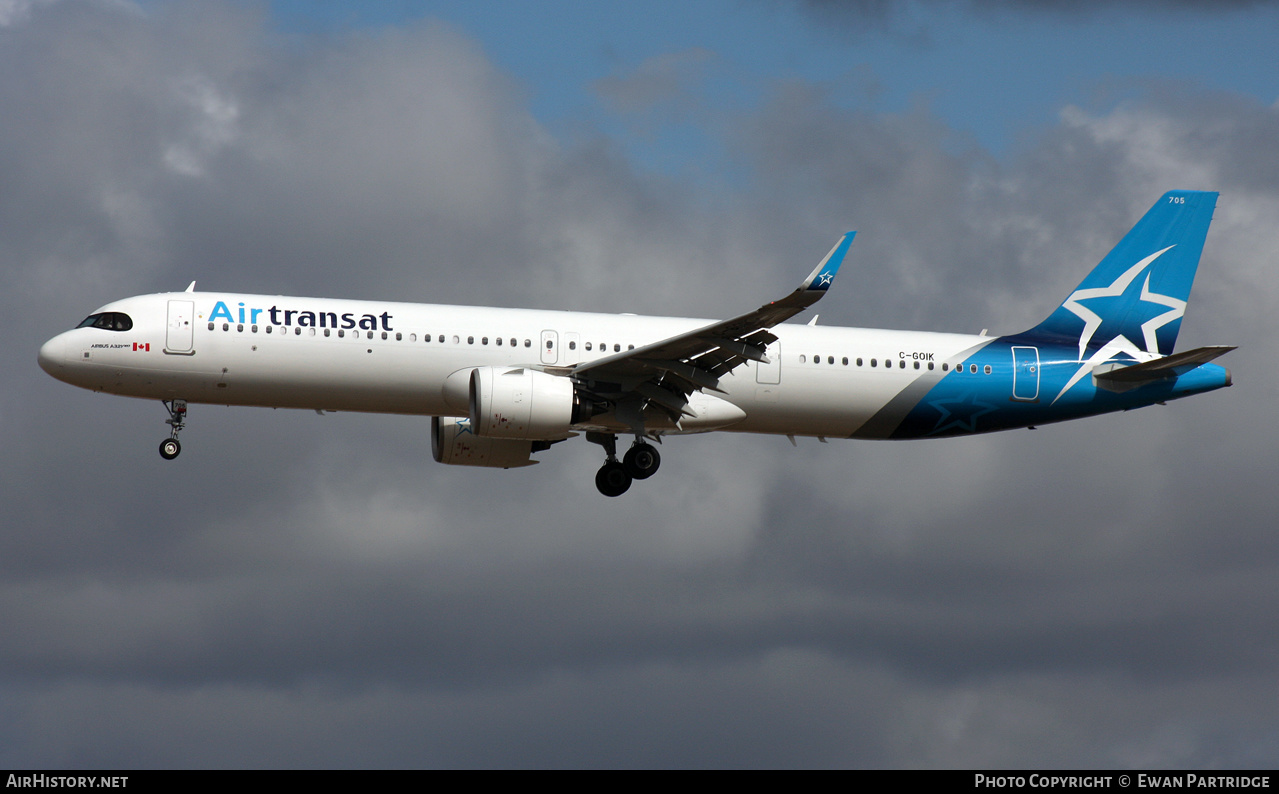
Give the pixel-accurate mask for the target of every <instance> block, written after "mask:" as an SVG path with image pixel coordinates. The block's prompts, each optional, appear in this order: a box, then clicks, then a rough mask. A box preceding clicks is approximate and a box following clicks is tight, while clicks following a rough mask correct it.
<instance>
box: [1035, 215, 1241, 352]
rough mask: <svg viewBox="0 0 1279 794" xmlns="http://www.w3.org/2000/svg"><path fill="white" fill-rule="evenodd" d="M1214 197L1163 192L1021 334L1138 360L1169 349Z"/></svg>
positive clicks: (1197, 262) (1183, 305)
mask: <svg viewBox="0 0 1279 794" xmlns="http://www.w3.org/2000/svg"><path fill="white" fill-rule="evenodd" d="M1216 206H1217V194H1216V193H1214V192H1206V191H1197V190H1174V191H1171V192H1169V193H1165V194H1164V195H1163V197H1162V198H1160V199H1159V201H1157V202H1155V206H1153V207H1151V208H1150V211H1149V212H1147V213H1146V214H1145V216H1144V217H1143V218H1142V219H1141V220H1140V221H1138V222H1137V225H1136V226H1134V227H1132V230H1131V231H1129V232H1128V234H1126V235H1124V238H1123V239H1122V240H1120V241H1119V244H1118V245H1116V246H1115V247H1114V249H1113V250H1112V251H1111V252H1110V253H1109V254H1107V255H1106V258H1105V259H1103V260H1101V263H1100V264H1099V265H1097V267H1096V268H1094V269H1093V271H1092V272H1091V273H1089V274H1088V277H1087V278H1085V279H1084V280H1083V282H1081V283H1080V285H1079V286H1078V287H1077V288H1076V289H1075V291H1074V292H1072V293H1070V296H1069V297H1067V298H1066V300H1065V301H1064V302H1063V303H1062V304H1061V306H1059V307H1058V308H1057V310H1056V311H1054V312H1053V313H1052V314H1051V315H1050V316H1049V317H1048V319H1047V320H1044V321H1043V322H1042V323H1040V324H1039V325H1037V326H1035V327H1034V328H1032V329H1031V330H1030V331H1027V332H1026V333H1025V334H1022V335H1020V336H1023V337H1029V338H1032V339H1036V338H1037V339H1041V340H1043V341H1045V342H1055V343H1057V344H1067V345H1072V344H1076V343H1077V344H1078V347H1079V360H1080V361H1083V360H1085V359H1088V358H1090V357H1091V355H1090V354H1089V351H1097V350H1099V349H1102V348H1105V349H1107V350H1108V352H1110V353H1112V354H1113V353H1127V354H1128V355H1130V356H1132V357H1133V358H1134V359H1137V360H1147V359H1150V358H1152V357H1154V356H1166V355H1169V354H1170V353H1172V351H1173V347H1174V345H1176V343H1177V332H1178V331H1180V330H1181V318H1182V315H1183V314H1185V311H1186V302H1187V301H1189V300H1190V288H1191V285H1193V284H1194V280H1195V271H1196V270H1197V269H1198V267H1199V255H1200V254H1201V253H1202V252H1203V247H1204V239H1205V238H1206V237H1207V236H1208V224H1209V223H1211V221H1212V213H1213V210H1214V208H1215V207H1216Z"/></svg>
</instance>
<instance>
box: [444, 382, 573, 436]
mask: <svg viewBox="0 0 1279 794" xmlns="http://www.w3.org/2000/svg"><path fill="white" fill-rule="evenodd" d="M469 386H470V388H469V398H470V400H469V406H468V407H469V409H470V414H471V427H472V429H473V430H474V432H475V435H477V436H480V437H482V438H494V439H497V438H504V439H506V438H509V439H516V438H518V439H529V440H542V441H553V440H559V439H564V438H568V437H569V434H570V429H569V428H570V427H571V426H572V425H573V424H574V423H575V422H578V421H580V419H581V418H582V416H584V415H585V416H588V417H589V416H590V413H591V411H590V410H586V411H585V412H584V411H583V406H582V404H581V403H580V401H579V399H578V396H577V393H576V390H575V389H574V388H573V382H572V381H571V380H569V379H568V378H566V377H563V376H560V375H549V374H547V373H545V372H542V371H540V370H535V369H528V368H526V367H477V368H475V369H473V370H471V376H470V384H469Z"/></svg>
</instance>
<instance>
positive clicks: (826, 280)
mask: <svg viewBox="0 0 1279 794" xmlns="http://www.w3.org/2000/svg"><path fill="white" fill-rule="evenodd" d="M855 234H857V232H848V233H847V234H845V235H844V236H843V237H841V238H840V239H839V242H837V243H835V247H834V248H832V249H830V253H829V254H827V255H826V258H825V259H823V260H822V261H821V264H819V265H818V266H817V268H816V269H815V270H813V272H812V273H809V274H808V277H807V278H805V279H804V280H803V281H802V282H801V283H800V285H799V288H800V289H801V290H804V291H805V292H825V291H826V290H828V289H830V285H831V282H833V281H834V280H835V275H836V274H837V273H839V266H840V265H841V264H843V263H844V256H845V255H847V254H848V247H849V246H851V245H852V244H853V235H855Z"/></svg>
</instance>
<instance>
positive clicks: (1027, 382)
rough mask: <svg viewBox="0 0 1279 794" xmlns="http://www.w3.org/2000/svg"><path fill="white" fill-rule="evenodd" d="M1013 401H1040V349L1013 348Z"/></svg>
mask: <svg viewBox="0 0 1279 794" xmlns="http://www.w3.org/2000/svg"><path fill="white" fill-rule="evenodd" d="M1013 399H1014V400H1023V401H1025V402H1035V401H1036V400H1038V399H1039V348H1037V347H1018V346H1015V345H1014V346H1013Z"/></svg>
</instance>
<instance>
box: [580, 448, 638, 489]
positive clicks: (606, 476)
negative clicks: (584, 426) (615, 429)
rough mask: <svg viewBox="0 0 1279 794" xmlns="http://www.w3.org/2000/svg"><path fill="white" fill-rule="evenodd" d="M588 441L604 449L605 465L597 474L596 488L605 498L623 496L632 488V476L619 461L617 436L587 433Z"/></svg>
mask: <svg viewBox="0 0 1279 794" xmlns="http://www.w3.org/2000/svg"><path fill="white" fill-rule="evenodd" d="M586 440H587V441H590V442H592V443H595V444H599V445H600V446H602V447H604V454H605V455H606V456H607V457H606V458H605V460H604V465H603V466H601V467H600V470H599V471H598V472H596V473H595V487H596V488H598V489H599V491H600V493H602V494H604V495H605V496H621V495H622V494H624V493H626V491H627V489H628V488H630V487H631V474H630V472H628V471H627V470H626V466H625V465H624V464H623V463H621V462H620V461H618V459H617V436H615V435H613V434H612V433H587V434H586Z"/></svg>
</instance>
